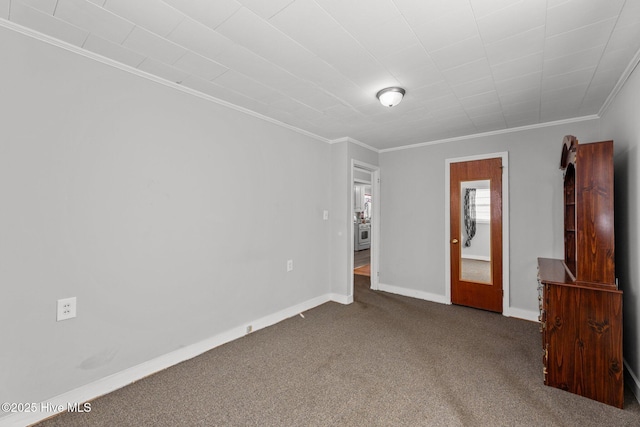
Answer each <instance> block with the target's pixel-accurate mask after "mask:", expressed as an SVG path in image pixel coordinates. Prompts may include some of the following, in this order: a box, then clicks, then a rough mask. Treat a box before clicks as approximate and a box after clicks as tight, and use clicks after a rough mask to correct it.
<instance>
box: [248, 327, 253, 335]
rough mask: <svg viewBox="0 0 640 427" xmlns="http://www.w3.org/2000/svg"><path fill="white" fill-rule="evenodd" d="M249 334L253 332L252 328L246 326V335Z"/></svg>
mask: <svg viewBox="0 0 640 427" xmlns="http://www.w3.org/2000/svg"><path fill="white" fill-rule="evenodd" d="M251 332H253V326H251V325H249V326H247V333H248V334H250V333H251Z"/></svg>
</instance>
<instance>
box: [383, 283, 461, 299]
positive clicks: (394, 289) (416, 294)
mask: <svg viewBox="0 0 640 427" xmlns="http://www.w3.org/2000/svg"><path fill="white" fill-rule="evenodd" d="M378 288H379V290H381V291H385V292H389V293H392V294H397V295H402V296H405V297H411V298H418V299H423V300H426V301H431V302H437V303H440V304H451V302H450V301H447V298H446V297H445V296H444V295H438V294H432V293H430V292H424V291H418V290H416V289H408V288H401V287H400V286H393V285H386V284H384V283H379V284H378Z"/></svg>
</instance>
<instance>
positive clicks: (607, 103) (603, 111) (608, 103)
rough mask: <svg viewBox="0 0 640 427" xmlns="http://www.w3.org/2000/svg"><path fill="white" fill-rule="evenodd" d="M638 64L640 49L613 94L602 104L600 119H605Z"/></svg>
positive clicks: (639, 61)
mask: <svg viewBox="0 0 640 427" xmlns="http://www.w3.org/2000/svg"><path fill="white" fill-rule="evenodd" d="M638 63H640V49H639V50H638V51H637V52H636V54H635V56H634V57H633V59H632V60H631V62H629V65H627V68H625V69H624V72H623V73H622V75H621V76H620V78H619V79H618V81H617V82H616V85H615V86H614V87H613V89H612V90H611V93H610V94H609V96H608V97H607V99H606V100H605V101H604V104H602V107H600V111H598V116H599V117H603V116H604V115H605V114H606V112H607V110H608V109H609V107H610V106H611V103H612V102H613V100H614V99H615V98H616V96H618V92H620V90H621V89H622V86H624V84H625V83H626V82H627V80H628V79H629V77H630V76H631V74H632V73H633V71H634V70H635V69H636V67H637V66H638Z"/></svg>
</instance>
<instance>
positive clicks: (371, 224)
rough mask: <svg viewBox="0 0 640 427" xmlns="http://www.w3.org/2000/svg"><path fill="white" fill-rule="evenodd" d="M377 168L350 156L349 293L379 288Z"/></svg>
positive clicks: (378, 181)
mask: <svg viewBox="0 0 640 427" xmlns="http://www.w3.org/2000/svg"><path fill="white" fill-rule="evenodd" d="M379 183H380V180H379V169H378V167H377V166H373V165H368V164H366V163H362V162H358V161H357V160H352V164H351V185H352V191H351V195H352V196H351V209H350V210H351V217H350V222H351V224H352V226H351V229H352V233H351V236H353V238H352V239H350V241H351V250H350V252H349V253H350V258H351V259H350V269H349V275H350V278H349V283H350V292H351V296H352V297H353V296H354V290H355V289H357V288H360V287H362V288H368V289H374V290H377V289H378V267H377V266H378V250H379V247H378V242H379V237H378V236H379V221H378V218H379V212H380V206H379V202H378V200H379V197H378V194H379Z"/></svg>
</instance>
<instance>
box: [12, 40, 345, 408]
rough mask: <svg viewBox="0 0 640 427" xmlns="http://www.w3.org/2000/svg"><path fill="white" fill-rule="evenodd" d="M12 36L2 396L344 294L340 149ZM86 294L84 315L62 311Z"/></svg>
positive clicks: (53, 390) (67, 384)
mask: <svg viewBox="0 0 640 427" xmlns="http://www.w3.org/2000/svg"><path fill="white" fill-rule="evenodd" d="M0 43H1V44H2V46H3V49H2V53H3V59H2V66H1V67H0V78H1V80H2V81H3V82H4V83H3V85H2V89H0V91H1V93H2V95H1V99H2V102H0V117H1V118H2V139H1V140H0V194H2V208H1V209H0V236H1V237H0V286H1V287H2V301H3V303H4V309H3V310H0V325H2V331H3V336H2V346H1V347H0V366H2V369H0V401H2V402H6V401H9V402H39V401H44V400H46V399H48V398H50V397H52V396H55V395H58V394H61V393H63V392H66V391H69V390H71V389H73V388H75V387H79V386H82V385H85V384H88V383H90V382H92V381H95V380H97V379H100V378H104V377H106V376H108V375H110V374H113V373H116V372H119V371H122V370H124V369H126V368H129V367H131V366H134V365H137V364H139V363H142V362H145V361H148V360H150V359H153V358H154V357H157V356H159V355H163V354H166V353H169V352H171V351H173V350H176V349H179V348H181V347H184V346H188V345H190V344H193V343H196V342H198V341H200V340H203V339H207V338H209V337H212V336H215V335H216V334H220V333H222V332H224V331H227V330H229V329H230V328H233V327H238V326H241V325H243V324H247V323H250V322H251V321H253V320H255V319H257V318H261V317H263V316H267V315H270V314H272V313H274V312H277V311H279V310H282V309H285V308H288V307H291V306H294V305H296V304H299V303H302V302H305V301H308V300H310V299H313V298H317V297H318V296H322V295H327V294H329V292H330V291H331V287H330V281H331V277H330V270H331V266H330V261H331V260H330V257H329V249H330V223H329V222H328V221H323V219H322V211H323V209H329V206H330V205H331V199H330V194H331V184H330V183H331V179H332V178H331V146H330V145H329V144H327V143H325V142H320V141H317V140H314V139H311V138H309V137H306V136H302V135H300V134H298V133H295V132H292V131H289V130H287V129H284V128H282V127H279V126H276V125H273V124H270V123H268V122H266V121H263V120H260V119H257V118H254V117H251V116H248V115H245V114H241V113H239V112H236V111H234V110H230V109H228V108H225V107H221V106H219V105H217V104H215V103H212V102H210V101H207V100H204V99H201V98H198V97H195V96H193V95H189V94H186V93H183V92H180V91H177V90H175V89H172V88H168V87H166V86H164V85H160V84H158V83H155V82H152V81H149V80H146V79H144V78H141V77H139V76H136V75H133V74H130V73H128V72H124V71H122V70H119V69H116V68H113V67H110V66H107V65H105V64H103V63H100V62H97V61H94V60H91V59H88V58H85V57H82V56H79V55H77V54H75V53H72V52H69V51H66V50H63V49H60V48H58V47H54V46H51V45H48V44H46V43H43V42H41V41H38V40H35V39H32V38H29V37H26V36H24V35H21V34H18V33H16V32H13V31H11V30H8V29H5V28H1V27H0ZM345 159H346V153H345ZM345 161H346V160H345ZM343 182H344V185H345V186H347V185H349V183H348V182H347V179H346V176H345V178H344V181H343ZM287 259H293V260H294V267H295V269H294V271H293V272H291V273H287V272H286V260H287ZM71 296H76V297H77V298H78V317H77V318H75V319H72V320H68V321H64V322H56V321H55V312H56V308H55V307H56V300H57V299H59V298H66V297H71Z"/></svg>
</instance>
